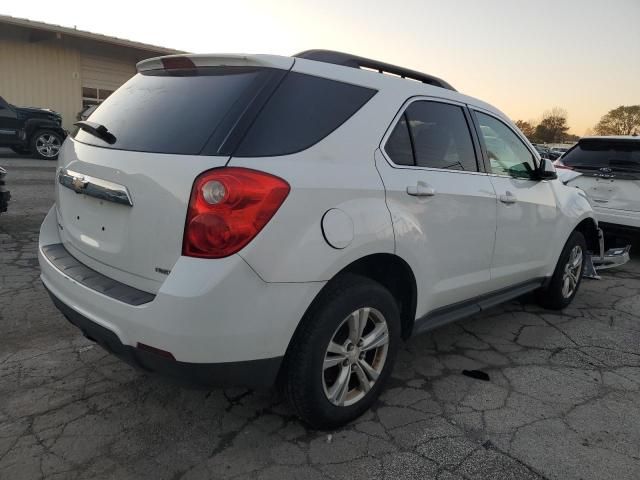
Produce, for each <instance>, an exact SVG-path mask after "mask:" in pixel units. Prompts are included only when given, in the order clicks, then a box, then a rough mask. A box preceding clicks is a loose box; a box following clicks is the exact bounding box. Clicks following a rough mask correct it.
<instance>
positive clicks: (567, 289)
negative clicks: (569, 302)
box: [562, 245, 583, 298]
mask: <svg viewBox="0 0 640 480" xmlns="http://www.w3.org/2000/svg"><path fill="white" fill-rule="evenodd" d="M582 259H583V255H582V247H580V245H576V246H575V247H573V248H572V249H571V253H570V254H569V260H568V261H567V264H566V265H565V267H564V274H563V275H562V296H563V297H564V298H570V297H571V296H572V295H573V294H574V293H575V291H576V288H578V282H579V281H580V274H581V273H582Z"/></svg>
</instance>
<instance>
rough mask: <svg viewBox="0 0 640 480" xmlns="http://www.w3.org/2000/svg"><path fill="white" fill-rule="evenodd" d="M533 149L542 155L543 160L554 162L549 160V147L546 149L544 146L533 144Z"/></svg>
mask: <svg viewBox="0 0 640 480" xmlns="http://www.w3.org/2000/svg"><path fill="white" fill-rule="evenodd" d="M533 148H535V149H536V151H537V152H538V153H539V154H540V157H541V158H547V159H550V160H553V159H551V158H549V149H548V148H547V147H545V146H544V145H538V144H536V143H534V144H533Z"/></svg>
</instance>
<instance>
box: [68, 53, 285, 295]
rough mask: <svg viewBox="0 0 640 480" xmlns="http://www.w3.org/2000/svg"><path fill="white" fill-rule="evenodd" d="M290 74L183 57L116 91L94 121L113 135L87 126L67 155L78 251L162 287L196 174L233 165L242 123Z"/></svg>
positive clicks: (135, 280) (130, 278)
mask: <svg viewBox="0 0 640 480" xmlns="http://www.w3.org/2000/svg"><path fill="white" fill-rule="evenodd" d="M227 61H228V60H227ZM181 62H182V63H181ZM285 73H286V70H282V69H272V68H262V67H260V66H252V65H243V66H242V65H240V66H231V67H226V66H225V67H218V66H206V67H202V68H200V67H196V66H195V65H194V64H193V63H192V62H191V61H190V60H189V59H186V60H185V59H183V60H181V61H180V62H177V63H176V68H166V69H163V68H158V69H151V70H146V71H143V72H141V73H139V74H137V75H136V76H134V77H133V78H132V79H131V80H129V81H128V82H127V83H126V84H125V85H123V86H122V87H121V88H120V89H118V90H117V91H116V92H115V93H113V94H112V95H111V96H109V98H108V99H107V100H105V102H103V103H102V104H101V105H100V106H99V107H98V108H97V109H96V110H95V112H94V113H93V114H92V115H91V122H94V123H95V124H98V125H102V126H104V127H105V128H107V129H108V131H109V133H110V135H112V138H110V137H109V136H102V137H101V136H96V135H95V134H92V133H89V132H88V131H85V130H79V131H78V132H77V133H76V134H75V135H74V138H70V139H69V140H68V141H67V142H65V145H64V148H63V151H62V154H61V156H60V167H59V171H58V182H57V214H58V223H59V225H60V235H61V238H62V241H63V243H64V245H65V246H66V248H67V249H68V250H69V251H70V253H71V254H72V255H74V256H76V257H77V258H78V259H79V260H80V261H81V262H83V263H85V264H86V265H88V266H89V267H91V268H93V269H95V270H97V271H99V272H101V273H103V274H105V275H107V276H109V277H111V278H114V279H116V280H119V281H121V282H123V283H126V284H129V285H132V286H134V287H136V288H140V289H142V290H145V291H150V292H155V291H156V290H157V289H158V288H159V286H160V285H161V283H162V282H163V281H164V279H165V278H166V275H167V273H168V272H169V271H170V270H171V269H172V268H173V265H174V264H175V262H176V261H177V259H178V258H179V256H180V255H181V251H182V237H183V232H184V224H185V219H186V212H187V206H188V202H189V196H190V193H191V187H192V185H193V181H194V179H195V177H196V176H198V175H199V174H200V173H202V172H203V171H205V170H208V169H211V168H216V167H221V166H224V165H225V164H226V163H227V161H228V159H229V151H230V150H231V149H232V148H233V147H232V146H230V143H233V142H234V141H235V140H234V138H232V137H233V133H234V132H236V131H237V130H234V128H235V127H237V125H238V124H241V123H243V122H246V121H248V120H246V118H245V116H246V115H247V112H251V109H252V108H256V107H255V102H256V99H257V98H259V97H260V96H261V95H262V94H263V93H264V92H265V89H266V88H268V86H269V85H271V84H273V83H274V82H275V83H277V81H278V79H279V78H281V77H282V76H283V75H284V74H285ZM94 126H95V125H94ZM236 140H237V139H236Z"/></svg>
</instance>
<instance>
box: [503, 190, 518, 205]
mask: <svg viewBox="0 0 640 480" xmlns="http://www.w3.org/2000/svg"><path fill="white" fill-rule="evenodd" d="M500 201H501V202H502V203H516V202H517V201H518V199H517V198H516V196H515V195H514V194H513V193H511V192H509V191H507V192H506V193H505V194H504V195H500Z"/></svg>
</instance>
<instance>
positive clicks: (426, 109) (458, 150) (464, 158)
mask: <svg viewBox="0 0 640 480" xmlns="http://www.w3.org/2000/svg"><path fill="white" fill-rule="evenodd" d="M406 116H407V119H408V121H409V127H410V130H411V137H412V140H413V148H414V150H415V156H416V165H418V166H420V167H430V168H442V169H448V170H461V171H467V172H477V171H478V166H477V164H476V156H475V151H474V149H473V143H472V140H471V134H470V133H469V126H468V125H467V120H466V118H465V116H464V112H463V110H462V108H461V107H458V106H456V105H450V104H447V103H437V102H429V101H418V102H414V103H412V104H411V105H410V106H409V108H408V109H407V111H406Z"/></svg>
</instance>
